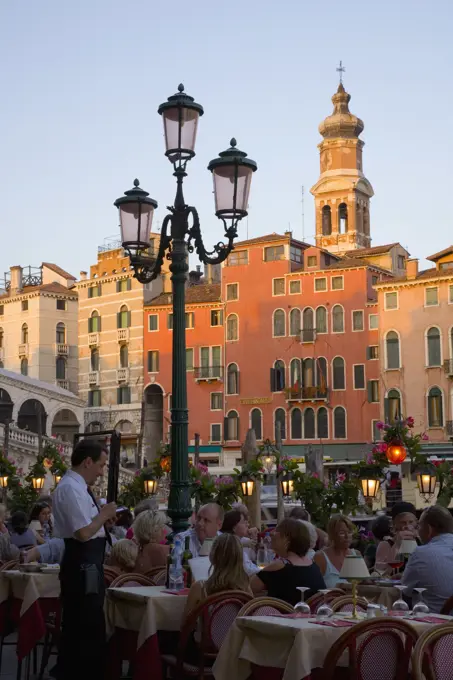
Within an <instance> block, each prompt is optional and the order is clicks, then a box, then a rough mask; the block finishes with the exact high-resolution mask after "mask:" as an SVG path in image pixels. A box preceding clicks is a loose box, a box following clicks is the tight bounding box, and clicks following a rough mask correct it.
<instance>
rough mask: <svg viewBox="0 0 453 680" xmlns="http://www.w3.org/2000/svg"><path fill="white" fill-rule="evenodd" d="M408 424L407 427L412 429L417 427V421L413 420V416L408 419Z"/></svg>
mask: <svg viewBox="0 0 453 680" xmlns="http://www.w3.org/2000/svg"><path fill="white" fill-rule="evenodd" d="M406 424H407V426H408V427H410V428H412V427H414V425H415V420H414V419H413V418H412V416H409V417H408V418H407V419H406Z"/></svg>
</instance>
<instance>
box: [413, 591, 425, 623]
mask: <svg viewBox="0 0 453 680" xmlns="http://www.w3.org/2000/svg"><path fill="white" fill-rule="evenodd" d="M414 590H415V591H416V592H417V593H418V602H417V604H414V606H413V607H412V616H424V615H425V614H429V607H428V605H427V604H426V602H425V601H424V600H423V593H424V592H425V590H426V588H414Z"/></svg>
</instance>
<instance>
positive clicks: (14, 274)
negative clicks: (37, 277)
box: [9, 265, 22, 295]
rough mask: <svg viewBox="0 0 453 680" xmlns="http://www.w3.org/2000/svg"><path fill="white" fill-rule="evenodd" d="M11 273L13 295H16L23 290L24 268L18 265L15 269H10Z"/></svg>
mask: <svg viewBox="0 0 453 680" xmlns="http://www.w3.org/2000/svg"><path fill="white" fill-rule="evenodd" d="M9 270H10V272H11V295H16V293H18V292H19V291H20V290H22V267H21V266H20V265H16V266H15V267H10V268H9Z"/></svg>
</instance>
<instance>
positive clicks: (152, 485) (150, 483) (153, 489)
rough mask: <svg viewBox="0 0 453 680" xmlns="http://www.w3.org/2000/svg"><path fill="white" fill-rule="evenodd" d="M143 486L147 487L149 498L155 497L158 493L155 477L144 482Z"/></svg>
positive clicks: (146, 491)
mask: <svg viewBox="0 0 453 680" xmlns="http://www.w3.org/2000/svg"><path fill="white" fill-rule="evenodd" d="M143 486H144V487H145V493H146V494H147V495H148V496H154V495H155V494H156V493H157V479H156V478H155V477H153V476H150V477H148V478H147V479H144V480H143Z"/></svg>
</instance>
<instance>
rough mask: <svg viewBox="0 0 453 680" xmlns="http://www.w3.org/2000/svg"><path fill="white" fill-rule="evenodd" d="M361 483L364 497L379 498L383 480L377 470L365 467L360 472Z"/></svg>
mask: <svg viewBox="0 0 453 680" xmlns="http://www.w3.org/2000/svg"><path fill="white" fill-rule="evenodd" d="M360 484H361V487H362V493H363V496H364V498H371V499H374V498H377V495H378V493H379V489H380V488H381V480H380V478H379V475H378V474H377V472H376V471H375V470H373V469H371V468H370V469H368V468H363V469H362V470H361V472H360Z"/></svg>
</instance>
